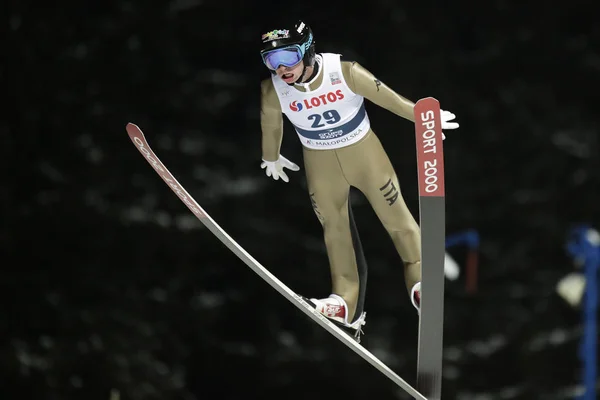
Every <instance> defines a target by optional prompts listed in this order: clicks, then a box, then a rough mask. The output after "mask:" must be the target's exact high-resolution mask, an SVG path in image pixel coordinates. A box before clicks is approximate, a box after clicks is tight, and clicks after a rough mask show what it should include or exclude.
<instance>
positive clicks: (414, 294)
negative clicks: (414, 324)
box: [410, 282, 421, 316]
mask: <svg viewBox="0 0 600 400" xmlns="http://www.w3.org/2000/svg"><path fill="white" fill-rule="evenodd" d="M410 301H411V303H412V305H413V306H415V308H416V309H417V312H418V313H419V316H420V315H421V282H417V283H415V285H414V286H413V287H412V289H411V291H410Z"/></svg>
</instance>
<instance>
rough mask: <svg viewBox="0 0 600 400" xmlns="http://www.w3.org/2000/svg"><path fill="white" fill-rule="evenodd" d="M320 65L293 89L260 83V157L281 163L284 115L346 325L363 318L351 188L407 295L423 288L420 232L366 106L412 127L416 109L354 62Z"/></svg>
mask: <svg viewBox="0 0 600 400" xmlns="http://www.w3.org/2000/svg"><path fill="white" fill-rule="evenodd" d="M316 58H317V60H316V61H317V63H319V72H318V74H317V76H316V77H315V78H313V79H312V80H311V82H308V83H306V84H305V83H302V84H295V85H293V86H290V85H288V84H286V83H285V82H283V80H281V79H280V78H279V77H278V76H277V75H273V76H272V78H269V79H266V80H264V81H263V82H262V85H261V86H262V88H261V90H262V93H261V95H262V100H261V103H262V104H261V128H262V155H263V160H266V161H276V160H277V159H278V158H279V150H280V146H281V142H282V136H283V115H282V114H285V115H286V116H287V118H288V119H289V120H290V122H291V123H292V124H293V125H294V128H295V130H296V132H297V134H298V137H299V139H300V141H301V143H302V145H303V158H304V168H305V169H306V178H307V183H308V189H309V195H310V199H311V202H312V204H313V208H314V211H315V214H316V215H317V218H318V219H319V221H320V223H321V225H322V227H323V233H324V239H325V245H326V248H327V255H328V258H329V265H330V269H331V279H332V292H331V293H334V294H337V295H339V296H341V297H342V298H343V299H344V300H345V301H346V303H347V305H348V311H347V312H348V321H352V320H353V319H354V315H355V313H356V316H357V317H358V313H359V312H361V310H357V306H358V307H359V308H362V306H361V305H359V303H360V301H359V289H360V287H359V286H360V281H359V273H358V267H357V262H359V261H357V257H361V254H360V255H359V254H357V249H356V238H355V237H353V236H354V235H355V232H352V229H351V225H353V222H354V221H353V220H352V214H351V209H350V207H349V203H348V202H349V192H350V187H351V186H352V187H355V188H357V189H358V190H360V191H361V192H362V193H363V194H364V195H365V196H366V198H367V199H368V201H369V203H370V204H371V206H372V207H373V209H374V211H375V213H376V214H377V216H378V218H379V220H380V221H381V223H382V224H383V226H384V227H385V229H386V230H387V232H388V233H389V235H390V236H391V238H392V240H393V243H394V245H395V247H396V250H397V251H398V254H399V255H400V257H401V259H402V261H403V262H404V276H405V283H406V286H407V289H408V290H409V293H410V290H411V288H412V287H413V285H415V283H417V282H419V281H420V280H421V255H420V240H421V237H420V230H419V226H418V225H417V222H416V221H415V219H414V217H413V216H412V214H411V213H410V211H409V210H408V208H407V206H406V204H405V202H404V199H403V197H402V194H401V192H400V186H399V184H398V179H397V177H396V173H395V172H394V169H393V167H392V164H391V162H390V160H389V158H388V156H387V154H386V152H385V150H384V149H383V147H382V145H381V143H380V141H379V139H378V138H377V136H376V135H375V133H374V132H373V130H372V129H371V127H370V123H369V117H368V115H367V112H366V110H365V102H364V99H365V98H366V99H368V100H370V101H371V102H373V103H375V104H376V105H378V106H380V107H383V108H385V109H387V110H389V111H391V112H392V113H394V114H396V115H398V116H400V117H403V118H405V119H408V120H410V121H413V122H414V117H413V103H412V102H410V101H409V100H407V99H405V98H404V97H402V96H400V95H398V94H397V93H395V92H394V91H393V90H391V89H390V88H388V87H387V86H386V85H385V84H383V83H382V82H381V81H379V80H378V79H377V78H375V77H374V76H373V75H372V74H371V73H370V72H369V71H368V70H366V69H365V68H364V67H362V66H361V65H360V64H358V63H357V62H348V61H341V59H340V55H338V54H331V53H323V54H320V55H317V57H316ZM359 243H360V242H359ZM358 250H359V251H360V253H362V249H358ZM361 297H364V294H361ZM363 301H364V300H363Z"/></svg>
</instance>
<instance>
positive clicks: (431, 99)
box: [415, 97, 440, 107]
mask: <svg viewBox="0 0 600 400" xmlns="http://www.w3.org/2000/svg"><path fill="white" fill-rule="evenodd" d="M439 104H440V102H439V100H438V99H436V98H435V97H424V98H422V99H419V100H418V101H417V102H416V103H415V105H419V106H421V105H425V106H430V107H431V105H439Z"/></svg>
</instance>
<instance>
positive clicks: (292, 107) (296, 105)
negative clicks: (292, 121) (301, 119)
mask: <svg viewBox="0 0 600 400" xmlns="http://www.w3.org/2000/svg"><path fill="white" fill-rule="evenodd" d="M303 108H304V107H303V106H302V103H300V102H298V101H296V100H294V101H292V102H291V103H290V110H292V111H302V109H303Z"/></svg>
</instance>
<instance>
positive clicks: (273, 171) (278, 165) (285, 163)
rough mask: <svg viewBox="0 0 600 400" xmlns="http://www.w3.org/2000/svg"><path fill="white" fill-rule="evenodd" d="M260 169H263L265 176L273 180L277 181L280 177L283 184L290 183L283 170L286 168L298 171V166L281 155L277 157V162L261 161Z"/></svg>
mask: <svg viewBox="0 0 600 400" xmlns="http://www.w3.org/2000/svg"><path fill="white" fill-rule="evenodd" d="M260 167H261V168H263V169H265V173H266V174H267V176H271V177H273V179H275V180H278V179H279V177H281V180H282V181H284V182H289V181H290V179H289V178H288V176H287V175H286V173H285V172H284V171H283V169H284V168H287V169H289V170H291V171H298V170H300V167H299V166H297V165H296V164H294V163H293V162H291V161H290V160H288V159H287V158H285V157H284V156H282V155H280V156H279V159H278V160H277V161H265V160H262V163H261V164H260Z"/></svg>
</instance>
